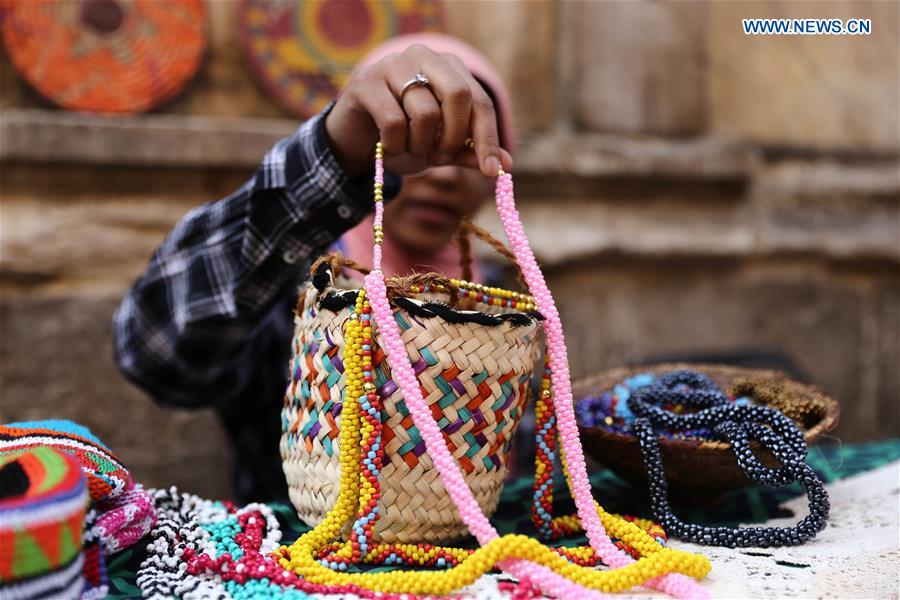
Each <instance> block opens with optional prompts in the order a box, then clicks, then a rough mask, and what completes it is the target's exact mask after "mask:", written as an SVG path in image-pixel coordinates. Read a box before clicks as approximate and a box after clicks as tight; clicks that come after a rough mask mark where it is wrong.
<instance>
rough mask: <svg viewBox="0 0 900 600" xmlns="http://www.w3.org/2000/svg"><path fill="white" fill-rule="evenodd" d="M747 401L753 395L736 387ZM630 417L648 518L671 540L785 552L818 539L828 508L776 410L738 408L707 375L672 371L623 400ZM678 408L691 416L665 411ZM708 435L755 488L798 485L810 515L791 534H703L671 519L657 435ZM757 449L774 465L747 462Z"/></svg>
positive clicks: (794, 429)
mask: <svg viewBox="0 0 900 600" xmlns="http://www.w3.org/2000/svg"><path fill="white" fill-rule="evenodd" d="M742 389H743V391H744V392H745V393H750V394H751V395H752V392H753V389H752V387H748V386H746V385H744V386H743V388H742ZM628 405H629V408H630V409H631V411H632V412H633V413H634V415H635V417H636V418H635V421H634V428H635V431H636V432H637V438H638V442H639V444H640V447H641V453H642V454H643V458H644V468H645V469H646V471H647V477H648V480H649V483H650V499H651V505H652V507H653V514H654V516H655V518H656V519H658V520H659V521H660V522H661V524H662V525H663V527H665V529H666V531H668V532H669V534H670V535H673V536H677V537H678V538H680V539H683V540H685V541H690V542H695V543H698V544H707V545H711V546H728V547H731V548H734V547H747V546H759V547H766V546H787V545H796V544H802V543H803V542H805V541H807V540H809V539H811V538H813V537H815V535H816V534H817V533H818V532H820V531H822V530H823V529H824V528H825V526H826V524H827V519H828V510H829V508H830V505H829V501H828V494H827V492H826V491H825V486H824V484H823V483H822V480H821V479H820V478H819V476H818V475H817V474H816V473H815V471H813V470H812V467H810V466H809V465H808V464H806V454H807V447H806V440H805V439H804V437H803V432H802V431H801V430H800V428H799V427H798V426H797V424H796V423H794V422H793V421H792V420H791V419H789V418H788V417H786V416H785V415H784V414H782V413H781V412H780V411H779V410H777V409H775V408H770V407H767V406H756V405H738V404H736V403H732V402H730V401H729V399H728V397H727V396H726V395H725V393H724V392H722V390H720V389H719V388H718V386H716V384H715V383H714V382H713V381H712V380H710V379H709V377H707V376H706V375H704V374H702V373H698V372H695V371H686V370H683V371H672V372H670V373H667V374H665V375H663V376H661V377H660V378H658V379H657V380H656V381H654V382H653V383H651V384H650V385H647V386H643V387H640V388H637V389H636V390H635V391H634V393H633V394H632V395H631V396H630V398H629V399H628ZM671 405H682V406H684V407H685V408H686V409H689V410H695V412H686V413H682V414H677V413H675V412H671V411H669V410H666V409H665V408H664V407H666V406H671ZM685 429H698V430H699V429H709V430H712V431H713V432H714V435H715V438H714V439H717V440H722V441H727V442H728V443H729V444H730V445H731V448H732V450H733V451H734V454H735V458H736V459H737V463H738V465H739V466H740V467H741V470H743V471H744V473H745V474H746V475H747V477H748V478H749V479H750V480H751V481H754V482H756V483H761V484H763V485H766V486H769V487H781V486H785V485H789V484H791V483H793V482H798V483H799V484H800V485H801V486H802V487H803V489H804V491H805V492H806V495H807V498H808V499H809V515H807V516H806V517H804V518H803V519H802V520H801V521H800V522H799V523H798V524H797V525H796V526H794V527H773V528H766V527H743V528H733V527H703V526H699V525H692V524H689V523H684V522H683V521H681V520H680V519H678V517H676V516H675V514H674V513H673V512H672V508H671V506H670V505H669V500H668V484H667V482H666V476H665V470H664V468H663V463H662V457H661V455H660V451H659V441H658V439H657V431H658V430H669V431H677V430H685ZM751 441H757V442H758V443H759V444H761V445H762V446H763V447H764V448H765V449H766V450H768V451H769V452H771V453H772V455H774V456H775V458H776V460H777V461H778V462H779V463H780V464H781V466H780V467H778V468H776V469H771V468H769V467H766V466H764V465H763V464H762V463H761V462H760V461H759V459H758V458H757V457H756V456H755V455H754V453H753V449H752V448H751V445H750V444H751Z"/></svg>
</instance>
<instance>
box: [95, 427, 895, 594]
mask: <svg viewBox="0 0 900 600" xmlns="http://www.w3.org/2000/svg"><path fill="white" fill-rule="evenodd" d="M896 460H900V439H895V440H885V441H881V442H870V443H865V444H844V445H842V446H840V445H820V446H813V447H812V448H811V449H810V453H809V463H810V465H811V466H812V467H813V469H815V470H816V472H817V473H819V475H820V476H821V477H822V479H823V480H824V481H825V482H826V483H830V482H833V481H837V480H839V479H845V478H847V477H852V476H853V475H857V474H859V473H863V472H865V471H871V470H872V469H877V468H878V467H881V466H884V465H886V464H888V463H890V462H893V461H896ZM591 483H592V484H593V487H594V490H595V496H596V498H597V499H598V500H599V501H600V503H601V504H602V505H603V507H604V508H605V509H607V510H609V511H612V512H618V513H624V514H631V515H635V516H649V515H650V505H649V501H648V498H647V495H646V490H641V489H637V488H635V487H634V486H632V485H630V484H628V483H626V482H624V481H623V480H621V479H619V478H618V477H616V476H615V475H613V474H612V473H611V472H610V471H607V470H598V471H595V472H594V474H593V475H592V476H591ZM531 484H532V479H531V476H526V477H520V478H518V479H516V480H515V481H511V482H509V483H507V484H506V486H505V487H504V489H503V495H502V496H501V498H500V505H499V507H498V508H497V512H496V513H495V514H494V517H493V519H492V522H493V523H494V524H495V525H496V527H497V530H498V531H499V532H500V533H501V534H506V533H515V532H518V533H525V534H528V535H532V536H534V535H535V531H534V528H533V527H532V525H531V517H530V515H531ZM556 489H557V493H556V496H557V500H556V501H555V502H554V514H556V515H562V514H566V513H571V512H573V511H574V504H573V503H572V500H571V498H570V497H569V494H568V492H567V491H566V490H565V484H564V482H563V481H562V480H558V481H557V482H556ZM801 495H803V492H802V490H801V489H800V487H799V486H796V485H794V486H790V487H785V488H781V489H776V490H773V489H770V488H763V487H751V488H746V489H743V490H739V491H735V492H731V493H729V494H726V495H724V496H723V497H721V498H697V499H694V500H695V502H693V505H686V506H680V507H679V506H678V505H675V510H676V512H677V513H678V514H679V516H681V517H682V518H683V519H686V520H688V521H690V522H693V523H699V524H704V525H713V524H720V525H731V526H736V525H738V524H741V523H743V524H752V523H764V522H766V521H768V520H770V519H774V518H778V517H789V516H793V515H791V514H790V513H789V511H786V510H784V509H783V508H781V506H782V505H783V504H784V502H786V501H787V500H790V499H791V498H795V497H797V496H801ZM272 507H273V509H274V510H275V511H276V513H277V514H278V520H279V521H280V523H281V527H282V531H283V532H284V540H283V541H285V542H288V541H293V540H294V539H296V538H297V537H298V536H299V535H300V534H301V533H303V532H305V531H308V530H309V528H308V527H307V526H306V525H304V524H303V523H301V522H300V520H299V519H298V518H297V513H296V512H295V511H294V509H293V507H291V506H288V505H284V504H276V505H272ZM585 543H587V540H586V539H585V538H584V537H583V536H577V537H570V538H567V539H564V540H560V541H559V542H556V544H557V545H566V546H570V545H577V544H585ZM460 545H463V546H465V545H466V544H460ZM468 546H469V547H475V546H474V542H473V541H469V542H468ZM145 547H146V543H138V544H136V545H135V546H134V547H133V548H131V549H129V550H126V551H124V552H121V553H119V554H117V555H114V556H112V557H110V559H109V562H108V565H107V569H108V573H109V581H110V596H109V597H110V598H133V597H135V596H139V595H140V590H139V588H138V587H137V585H136V584H135V578H136V572H137V569H138V567H139V565H140V563H141V561H142V560H143V559H144V556H145V554H144V548H145ZM390 568H391V567H378V568H375V569H373V570H374V571H381V570H389V569H390Z"/></svg>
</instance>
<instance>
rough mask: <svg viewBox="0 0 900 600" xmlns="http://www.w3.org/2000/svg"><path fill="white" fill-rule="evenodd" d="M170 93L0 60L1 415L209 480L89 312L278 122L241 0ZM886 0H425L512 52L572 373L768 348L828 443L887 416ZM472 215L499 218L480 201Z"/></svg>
mask: <svg viewBox="0 0 900 600" xmlns="http://www.w3.org/2000/svg"><path fill="white" fill-rule="evenodd" d="M207 6H208V11H209V16H210V32H209V33H210V40H209V49H208V54H207V57H206V61H205V64H204V65H203V67H202V69H201V71H200V72H199V74H198V76H197V78H196V80H195V81H194V82H193V83H192V84H191V86H190V87H189V88H188V89H187V90H186V91H185V92H184V93H183V94H181V95H180V96H179V97H178V98H177V99H176V100H175V101H174V102H171V103H169V104H168V105H167V106H165V108H164V109H161V110H158V111H156V112H155V113H154V114H148V115H144V116H139V117H127V118H112V119H110V118H105V117H98V116H87V115H83V114H75V113H67V112H63V111H59V110H56V109H53V108H51V107H49V106H47V105H46V104H45V103H43V102H41V101H40V100H38V99H37V98H36V96H35V95H34V94H33V93H32V92H30V91H29V90H28V89H27V87H26V86H25V85H24V84H23V83H22V81H21V80H20V79H19V78H18V76H17V75H16V74H15V73H14V70H13V68H12V66H11V64H10V62H9V60H8V58H7V57H5V56H4V59H3V61H2V66H0V69H2V72H0V83H2V89H0V107H2V117H0V156H2V158H3V169H2V175H0V192H2V214H0V219H2V231H0V234H2V238H0V293H2V305H0V393H2V396H0V402H2V404H0V417H2V419H0V420H3V421H9V420H20V419H33V418H49V417H59V418H71V419H75V420H77V421H80V422H82V423H84V424H86V425H89V426H90V427H91V428H92V429H93V430H94V431H95V432H96V433H97V434H98V435H99V436H100V437H101V438H102V439H104V440H106V441H107V442H108V443H109V444H110V445H111V446H112V448H113V449H115V450H116V451H117V452H119V453H120V454H121V456H122V457H123V459H125V460H126V462H127V463H128V464H129V465H130V466H131V467H132V468H133V470H134V472H135V475H136V477H137V478H138V479H139V480H141V481H144V482H145V483H148V484H151V485H169V484H172V483H175V484H178V485H179V486H182V487H184V488H185V489H186V490H190V491H194V492H197V493H200V494H202V495H205V496H209V497H228V496H229V494H230V489H229V488H230V483H229V471H228V464H229V462H228V461H229V457H228V454H227V453H228V449H227V448H226V446H225V443H224V438H223V435H222V433H221V431H220V429H219V426H218V423H217V422H216V420H215V418H214V417H213V416H212V414H210V413H208V412H180V411H167V410H163V409H160V408H158V407H156V406H155V405H154V404H153V403H152V402H151V401H150V400H149V399H148V398H146V397H145V396H144V395H143V394H142V393H141V392H139V391H138V390H136V389H135V388H133V387H132V386H131V385H129V384H128V383H126V382H125V381H124V380H123V379H122V378H121V377H120V375H119V374H118V372H117V370H116V368H115V366H114V365H113V363H112V360H111V344H110V318H111V315H112V313H113V311H114V309H115V307H116V306H117V303H118V301H119V300H120V298H121V296H122V295H123V294H124V292H125V290H126V289H127V287H128V286H129V284H130V283H131V281H132V280H133V279H134V278H135V277H136V276H137V275H138V274H139V273H140V272H141V270H142V269H143V267H144V265H145V263H146V260H147V259H148V257H149V256H150V254H151V253H152V251H153V250H154V249H155V247H156V246H157V245H158V244H159V243H160V242H161V241H162V239H163V237H164V236H165V234H166V233H167V232H168V230H169V229H170V228H171V227H172V225H173V224H174V223H175V222H176V221H177V220H178V219H179V218H180V217H181V216H182V215H183V214H184V213H185V212H186V211H188V210H189V209H190V208H191V207H192V206H194V205H197V204H200V203H203V202H206V201H209V200H213V199H216V198H219V197H221V196H224V195H225V194H227V193H229V192H230V191H232V190H233V189H235V188H236V187H237V186H239V185H240V184H241V183H242V182H243V181H244V180H245V179H246V177H247V176H248V175H249V174H250V173H252V170H253V168H254V166H255V165H256V164H257V162H258V161H259V160H260V159H261V158H262V156H263V155H264V153H265V151H266V150H267V149H268V147H269V146H270V145H271V144H272V142H274V141H275V140H276V139H278V138H279V137H281V136H283V135H285V134H287V133H289V132H291V131H292V130H293V129H294V128H295V127H296V126H297V124H298V121H297V120H295V119H291V118H287V117H286V116H285V113H283V112H282V111H281V110H280V109H279V108H278V107H277V106H276V105H275V104H274V103H273V102H272V101H271V100H269V99H268V97H267V96H266V95H265V94H264V93H263V92H262V91H261V90H260V88H259V87H258V86H257V85H256V84H255V83H254V81H253V80H252V79H251V77H250V75H249V73H248V71H247V67H246V66H245V64H244V62H243V60H242V58H241V55H240V51H239V49H238V44H237V43H236V36H237V25H236V11H237V3H236V2H231V1H224V0H223V1H217V2H209V3H208V5H207ZM898 7H900V4H898V3H897V2H850V1H835V2H827V3H812V2H753V3H743V2H715V3H713V2H709V3H706V2H677V3H674V2H672V3H667V2H649V1H641V2H627V3H626V2H600V1H597V2H543V1H531V2H520V3H512V2H499V1H497V2H490V1H485V2H474V1H447V2H445V10H446V19H447V26H448V30H449V32H450V33H453V34H456V35H459V36H460V37H462V38H464V39H466V40H468V41H469V42H471V43H473V44H474V45H476V46H477V47H479V48H480V49H482V50H483V51H484V52H485V53H486V54H487V55H488V56H489V57H490V58H491V59H493V60H494V61H495V63H496V65H497V66H498V68H499V70H500V71H501V72H502V73H503V75H504V76H505V77H506V80H507V82H508V83H509V85H510V87H511V89H512V90H513V98H514V103H515V110H516V117H517V119H518V125H519V129H520V133H521V136H522V138H523V142H522V143H521V147H520V151H519V156H518V162H517V167H516V175H517V178H516V190H517V196H518V198H520V203H521V210H522V214H523V218H524V220H525V226H526V229H527V230H528V232H529V235H530V236H531V239H532V240H533V243H534V246H535V250H536V252H537V254H538V255H539V258H540V259H541V260H542V261H543V264H544V265H545V268H546V272H547V274H548V278H549V283H550V286H551V288H552V289H553V290H554V292H555V295H556V298H557V301H558V303H559V305H560V309H561V312H562V316H563V320H564V323H565V325H566V329H567V339H568V342H569V348H570V356H571V358H572V361H573V364H572V368H573V372H574V374H575V375H576V376H583V375H587V374H590V373H592V372H596V371H599V370H601V369H604V368H608V367H613V366H619V365H623V364H629V363H634V362H643V361H648V360H654V359H658V358H679V357H687V358H695V359H696V358H707V357H708V358H709V359H711V360H732V361H737V362H744V363H755V364H761V363H768V364H775V365H782V366H787V367H789V368H791V369H793V370H794V372H796V373H798V374H800V375H801V376H803V377H805V378H808V379H809V380H811V381H813V382H815V383H816V384H818V385H820V386H821V387H822V388H823V389H824V390H826V391H827V392H829V393H830V394H832V395H834V396H835V397H837V398H838V399H839V400H840V402H841V404H842V407H843V414H842V417H841V425H840V427H839V429H838V430H837V431H836V435H838V436H839V437H840V438H842V439H843V440H845V441H852V440H862V439H872V438H879V437H886V436H893V435H898V433H900V409H898V407H900V380H898V367H900V351H898V345H900V323H898V321H900V317H898V310H900V309H898V307H900V277H898V275H900V166H898V165H900V163H898V154H900V117H898V106H900V95H898V94H900V81H898V78H900V13H898ZM747 17H802V18H843V19H847V18H870V19H872V23H873V30H872V35H871V36H848V37H834V36H784V37H774V36H764V37H763V36H745V35H744V34H743V33H742V31H741V28H740V19H741V18H747ZM483 222H484V223H485V224H487V225H488V226H490V227H492V228H495V229H499V226H498V223H497V222H496V219H495V218H494V217H493V215H492V214H491V212H490V211H486V213H485V215H484V218H483Z"/></svg>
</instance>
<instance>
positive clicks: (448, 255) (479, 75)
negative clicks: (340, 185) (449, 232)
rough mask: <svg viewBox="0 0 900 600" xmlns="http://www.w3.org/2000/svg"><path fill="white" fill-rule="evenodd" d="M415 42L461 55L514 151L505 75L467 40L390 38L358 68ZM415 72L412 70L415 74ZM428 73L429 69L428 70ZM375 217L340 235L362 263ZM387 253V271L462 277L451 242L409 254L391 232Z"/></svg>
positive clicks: (368, 255)
mask: <svg viewBox="0 0 900 600" xmlns="http://www.w3.org/2000/svg"><path fill="white" fill-rule="evenodd" d="M413 44H422V45H424V46H428V47H429V48H431V49H432V50H434V51H435V52H441V53H444V52H446V53H450V54H455V55H456V56H458V57H459V58H460V59H461V60H462V61H463V63H464V64H465V65H466V67H468V69H469V71H470V72H471V73H472V75H474V76H475V78H476V79H477V80H478V81H479V82H480V83H481V85H482V86H483V87H484V88H485V90H486V91H487V92H488V94H489V95H490V96H491V99H492V100H493V101H494V109H495V111H496V114H497V126H498V129H499V134H500V145H501V146H502V147H503V148H504V149H505V150H507V151H508V152H509V153H510V154H512V153H514V151H515V145H516V139H515V133H514V128H513V127H514V126H513V113H512V103H511V102H510V99H509V93H508V92H507V90H506V86H505V85H504V84H503V79H502V78H501V77H500V75H499V73H497V71H496V69H494V67H493V65H491V63H490V62H489V61H488V59H487V58H485V56H484V55H483V54H481V52H479V51H478V50H476V49H475V48H473V47H472V46H470V45H469V44H467V43H466V42H464V41H462V40H460V39H458V38H455V37H452V36H449V35H445V34H443V33H413V34H409V35H401V36H398V37H394V38H391V39H389V40H387V41H386V42H384V43H383V44H380V45H379V46H377V47H375V48H373V49H372V50H371V51H370V52H369V53H368V54H367V55H366V56H365V57H363V59H362V60H361V61H360V62H359V64H358V65H357V68H360V67H364V66H367V65H370V64H372V63H375V62H378V61H379V60H381V59H382V58H384V57H386V56H387V55H389V54H393V53H399V52H403V51H404V50H406V49H407V48H409V47H410V46H412V45H413ZM414 75H415V73H409V74H408V76H409V77H413V76H414ZM426 75H427V73H426ZM372 219H373V217H371V216H370V217H368V218H366V219H364V220H363V221H362V223H360V224H359V225H357V226H356V227H354V228H353V229H351V230H350V231H348V232H347V233H345V234H344V235H343V237H342V238H341V242H342V243H343V246H344V253H345V254H346V255H347V256H348V257H349V258H352V259H353V260H355V261H357V262H360V263H362V264H363V265H367V266H368V265H371V264H372V244H373V241H374V234H373V232H372V223H373V220H372ZM383 252H384V256H383V259H382V268H383V270H384V272H385V275H388V276H390V275H409V274H410V273H413V272H415V271H419V272H422V271H423V270H425V271H436V272H439V273H444V274H445V275H449V276H451V277H460V276H461V275H462V270H461V268H460V266H459V260H460V257H459V250H458V249H457V248H456V246H452V245H448V246H446V247H445V248H443V249H441V250H440V251H438V252H436V253H435V254H433V255H431V256H421V255H417V256H409V255H408V254H407V253H406V252H404V251H403V250H402V249H400V248H398V247H397V246H396V245H395V244H393V243H392V242H391V238H390V236H389V235H386V236H385V238H384V246H383ZM473 274H474V278H475V279H476V280H478V279H480V273H479V269H478V265H477V264H476V265H473Z"/></svg>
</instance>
